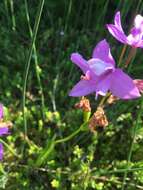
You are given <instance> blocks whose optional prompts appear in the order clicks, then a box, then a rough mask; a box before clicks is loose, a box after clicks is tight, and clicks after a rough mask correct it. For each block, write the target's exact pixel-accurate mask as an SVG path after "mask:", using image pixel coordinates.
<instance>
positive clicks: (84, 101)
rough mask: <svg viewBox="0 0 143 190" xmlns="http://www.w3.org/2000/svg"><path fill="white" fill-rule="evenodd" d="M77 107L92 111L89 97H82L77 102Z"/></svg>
mask: <svg viewBox="0 0 143 190" xmlns="http://www.w3.org/2000/svg"><path fill="white" fill-rule="evenodd" d="M75 108H77V109H82V110H83V111H86V112H90V111H91V107H90V101H89V100H88V99H87V98H85V97H82V99H81V100H80V102H78V103H76V104H75Z"/></svg>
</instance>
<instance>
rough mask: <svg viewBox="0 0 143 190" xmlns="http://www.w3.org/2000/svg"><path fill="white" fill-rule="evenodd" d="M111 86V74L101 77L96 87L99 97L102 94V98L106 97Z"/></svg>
mask: <svg viewBox="0 0 143 190" xmlns="http://www.w3.org/2000/svg"><path fill="white" fill-rule="evenodd" d="M110 86H111V74H107V75H105V76H101V77H100V78H99V82H98V83H97V85H96V92H97V95H98V94H100V95H102V96H105V95H106V93H107V91H108V90H109V89H110Z"/></svg>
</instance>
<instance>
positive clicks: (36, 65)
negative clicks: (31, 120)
mask: <svg viewBox="0 0 143 190" xmlns="http://www.w3.org/2000/svg"><path fill="white" fill-rule="evenodd" d="M25 10H26V18H27V23H28V28H29V33H30V37H31V39H32V38H33V31H32V28H31V24H30V17H29V11H28V4H27V0H25ZM33 52H34V61H35V71H36V77H37V81H38V84H39V89H40V94H41V105H42V115H43V118H44V110H45V100H44V93H43V88H42V84H41V79H40V74H39V71H38V67H39V66H38V57H37V50H36V45H35V42H34V44H33Z"/></svg>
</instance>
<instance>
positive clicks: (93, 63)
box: [87, 58, 114, 76]
mask: <svg viewBox="0 0 143 190" xmlns="http://www.w3.org/2000/svg"><path fill="white" fill-rule="evenodd" d="M87 63H88V65H89V68H90V69H91V70H92V71H93V72H94V73H95V74H96V75H97V76H100V75H102V74H104V73H105V72H106V71H109V70H110V71H112V70H114V67H113V65H112V64H111V63H106V62H104V61H102V60H100V59H97V58H92V59H90V60H88V62H87Z"/></svg>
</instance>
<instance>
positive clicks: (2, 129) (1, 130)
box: [0, 104, 9, 160]
mask: <svg viewBox="0 0 143 190" xmlns="http://www.w3.org/2000/svg"><path fill="white" fill-rule="evenodd" d="M3 116H4V111H3V105H2V104H0V136H3V135H7V134H9V130H8V126H7V125H6V124H5V123H1V120H2V119H3ZM2 159H3V145H2V143H0V160H2Z"/></svg>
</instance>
